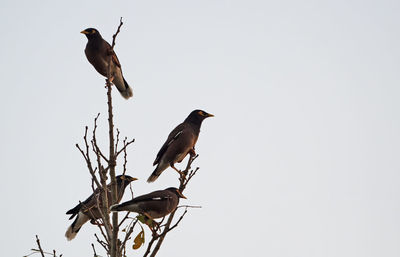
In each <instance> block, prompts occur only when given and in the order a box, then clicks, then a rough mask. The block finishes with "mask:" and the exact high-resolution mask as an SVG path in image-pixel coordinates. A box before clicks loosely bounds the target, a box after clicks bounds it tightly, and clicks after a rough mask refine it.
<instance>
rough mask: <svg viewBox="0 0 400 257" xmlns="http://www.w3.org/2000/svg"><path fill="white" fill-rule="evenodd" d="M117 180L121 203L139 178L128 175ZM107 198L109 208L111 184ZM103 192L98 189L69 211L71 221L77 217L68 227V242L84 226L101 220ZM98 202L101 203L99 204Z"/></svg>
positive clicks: (108, 187) (108, 186)
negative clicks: (100, 209) (126, 192)
mask: <svg viewBox="0 0 400 257" xmlns="http://www.w3.org/2000/svg"><path fill="white" fill-rule="evenodd" d="M116 180H117V194H118V199H117V202H118V203H119V202H120V201H121V199H122V196H123V195H124V192H125V188H126V187H127V186H128V185H129V184H130V183H131V182H132V181H135V180H137V178H132V177H131V176H128V175H120V176H117V177H116ZM107 189H108V190H107V198H108V203H109V206H110V205H111V183H110V184H108V185H107ZM100 192H101V190H99V188H97V189H96V190H95V191H94V192H93V194H91V195H90V196H89V197H88V198H87V199H86V200H85V201H83V202H80V203H79V204H78V205H77V206H75V207H74V208H72V209H71V210H69V211H67V213H66V214H71V217H70V218H69V219H72V218H74V217H75V216H76V218H75V220H74V222H72V224H71V226H69V227H68V230H67V232H65V237H66V238H67V239H68V241H70V240H72V239H74V238H75V236H76V234H77V233H78V232H79V230H80V229H81V227H82V226H83V224H85V223H86V222H88V221H89V220H90V222H91V223H92V224H95V222H96V220H97V219H100V218H101V214H100V211H99V209H98V208H97V206H98V205H99V206H100V208H102V206H103V205H102V202H101V195H100V194H101V193H100ZM97 201H100V203H98V202H97Z"/></svg>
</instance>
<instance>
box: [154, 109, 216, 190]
mask: <svg viewBox="0 0 400 257" xmlns="http://www.w3.org/2000/svg"><path fill="white" fill-rule="evenodd" d="M208 117H214V115H212V114H209V113H206V112H205V111H202V110H194V111H192V112H191V113H190V114H189V116H188V117H187V118H186V119H185V120H184V121H183V122H182V123H181V124H179V125H178V126H177V127H176V128H175V129H174V130H172V132H171V133H170V134H169V136H168V139H167V141H165V143H164V145H163V146H162V147H161V149H160V151H159V152H158V154H157V157H156V159H155V161H154V163H153V166H154V165H156V164H158V165H157V167H156V169H155V170H154V171H153V173H152V174H151V176H150V177H149V178H148V179H147V182H154V181H155V180H156V179H157V178H158V176H160V174H161V172H163V171H164V170H165V169H166V168H168V167H169V166H171V167H172V168H173V169H174V170H176V171H177V172H179V173H181V172H180V171H179V170H178V169H177V168H175V166H174V164H175V163H176V162H181V161H182V160H183V159H185V157H186V155H187V154H188V153H190V154H196V153H195V151H194V146H195V144H196V141H197V139H198V137H199V133H200V126H201V123H202V122H203V120H204V119H205V118H208Z"/></svg>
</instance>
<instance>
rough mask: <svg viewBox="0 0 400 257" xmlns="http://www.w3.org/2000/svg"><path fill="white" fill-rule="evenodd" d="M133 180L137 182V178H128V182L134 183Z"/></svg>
mask: <svg viewBox="0 0 400 257" xmlns="http://www.w3.org/2000/svg"><path fill="white" fill-rule="evenodd" d="M135 180H138V179H137V178H130V179H129V181H130V182H132V181H135Z"/></svg>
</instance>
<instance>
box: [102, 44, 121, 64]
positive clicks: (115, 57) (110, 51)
mask: <svg viewBox="0 0 400 257" xmlns="http://www.w3.org/2000/svg"><path fill="white" fill-rule="evenodd" d="M104 42H106V43H107V52H108V54H109V55H111V59H112V61H113V63H115V65H117V66H118V67H120V68H121V63H120V62H119V60H118V57H117V54H116V53H115V52H114V50H112V49H111V45H110V44H109V43H108V42H107V41H104Z"/></svg>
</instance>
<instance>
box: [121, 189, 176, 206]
mask: <svg viewBox="0 0 400 257" xmlns="http://www.w3.org/2000/svg"><path fill="white" fill-rule="evenodd" d="M169 198H172V196H171V194H170V193H169V192H166V191H165V190H158V191H154V192H151V193H149V194H145V195H141V196H138V197H135V198H133V199H132V200H130V201H127V202H124V203H122V204H120V205H119V206H120V207H123V206H127V205H131V204H135V203H139V202H146V201H162V200H166V199H169Z"/></svg>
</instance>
